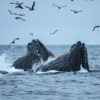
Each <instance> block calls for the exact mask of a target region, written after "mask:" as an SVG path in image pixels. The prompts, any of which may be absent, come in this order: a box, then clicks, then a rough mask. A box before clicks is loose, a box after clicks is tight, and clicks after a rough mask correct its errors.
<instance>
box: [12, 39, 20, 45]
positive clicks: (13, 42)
mask: <svg viewBox="0 0 100 100" xmlns="http://www.w3.org/2000/svg"><path fill="white" fill-rule="evenodd" d="M19 39H20V38H16V39H14V40H13V41H12V42H11V43H10V44H15V41H16V40H19Z"/></svg>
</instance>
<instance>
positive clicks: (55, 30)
mask: <svg viewBox="0 0 100 100" xmlns="http://www.w3.org/2000/svg"><path fill="white" fill-rule="evenodd" d="M57 31H58V30H55V31H54V32H53V33H50V34H55V33H56V32H57Z"/></svg>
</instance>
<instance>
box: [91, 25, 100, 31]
mask: <svg viewBox="0 0 100 100" xmlns="http://www.w3.org/2000/svg"><path fill="white" fill-rule="evenodd" d="M96 28H100V25H96V26H94V27H93V30H92V31H94V30H95V29H96Z"/></svg>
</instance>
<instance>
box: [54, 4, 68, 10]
mask: <svg viewBox="0 0 100 100" xmlns="http://www.w3.org/2000/svg"><path fill="white" fill-rule="evenodd" d="M52 5H53V6H55V7H57V8H58V9H59V10H60V9H61V8H64V7H67V5H64V6H58V5H56V4H52Z"/></svg>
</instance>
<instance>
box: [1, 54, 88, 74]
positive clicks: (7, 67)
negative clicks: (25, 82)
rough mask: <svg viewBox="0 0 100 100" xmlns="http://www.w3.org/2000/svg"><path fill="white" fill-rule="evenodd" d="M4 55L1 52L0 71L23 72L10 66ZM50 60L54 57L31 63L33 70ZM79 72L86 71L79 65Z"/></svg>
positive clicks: (53, 71)
mask: <svg viewBox="0 0 100 100" xmlns="http://www.w3.org/2000/svg"><path fill="white" fill-rule="evenodd" d="M6 57H7V54H2V55H0V71H6V72H8V73H16V72H20V73H23V72H24V71H23V70H20V69H15V68H14V67H12V64H11V63H10V62H7V61H6ZM52 60H54V58H49V59H48V60H47V61H46V62H44V61H42V60H41V63H39V64H38V65H37V64H34V65H33V70H34V71H35V70H36V69H37V68H38V67H39V66H41V65H43V64H47V63H49V62H51V61H52ZM58 72H60V71H56V70H51V71H47V72H41V71H39V72H37V73H36V74H49V73H58ZM79 72H87V71H86V70H85V69H83V68H82V66H81V70H80V71H79Z"/></svg>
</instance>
